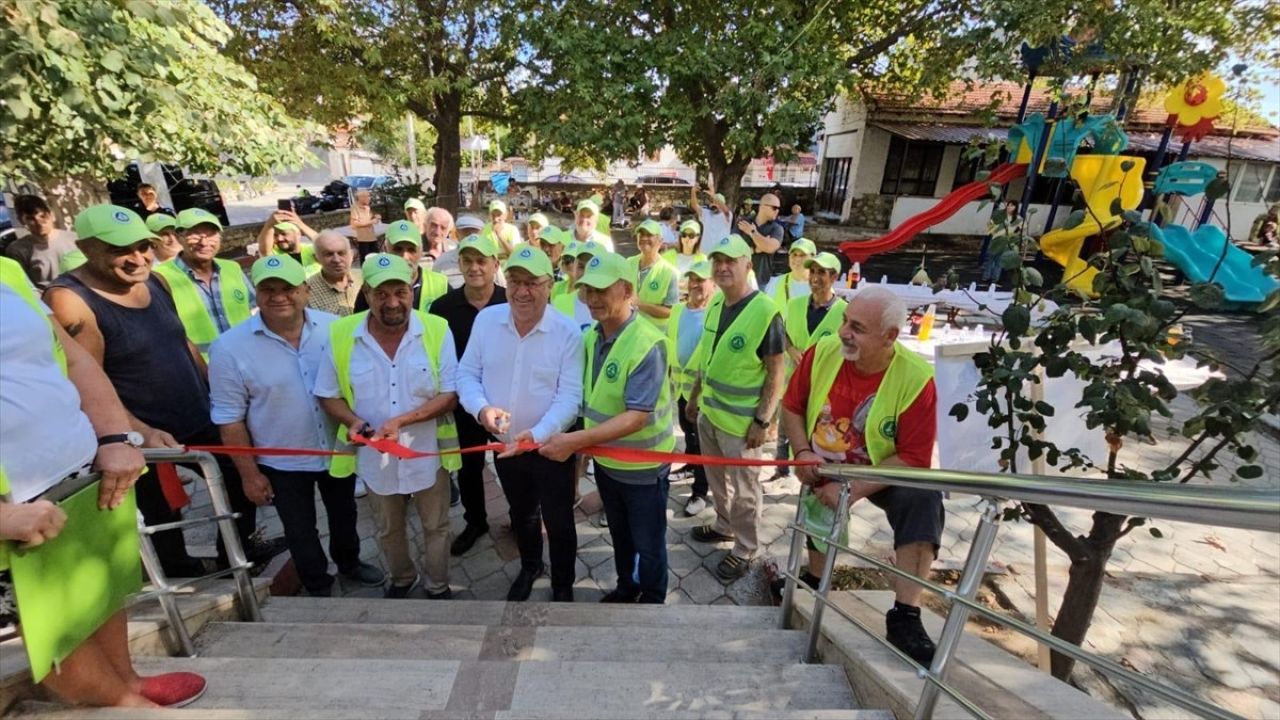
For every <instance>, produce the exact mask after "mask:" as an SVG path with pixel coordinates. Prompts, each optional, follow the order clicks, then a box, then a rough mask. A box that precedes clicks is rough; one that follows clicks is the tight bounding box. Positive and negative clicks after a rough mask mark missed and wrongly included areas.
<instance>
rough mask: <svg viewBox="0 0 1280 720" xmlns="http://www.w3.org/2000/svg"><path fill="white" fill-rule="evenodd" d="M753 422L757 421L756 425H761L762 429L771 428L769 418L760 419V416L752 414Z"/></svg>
mask: <svg viewBox="0 0 1280 720" xmlns="http://www.w3.org/2000/svg"><path fill="white" fill-rule="evenodd" d="M751 422H753V423H755V424H756V425H759V426H760V429H762V430H768V429H769V421H768V420H761V419H760V418H758V417H755V416H752V417H751Z"/></svg>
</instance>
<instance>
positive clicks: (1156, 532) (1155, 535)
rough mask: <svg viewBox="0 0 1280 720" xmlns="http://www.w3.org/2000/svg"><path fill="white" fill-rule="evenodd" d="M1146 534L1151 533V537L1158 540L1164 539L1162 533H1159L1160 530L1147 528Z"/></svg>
mask: <svg viewBox="0 0 1280 720" xmlns="http://www.w3.org/2000/svg"><path fill="white" fill-rule="evenodd" d="M1147 532H1149V533H1151V537H1153V538H1157V539H1159V538H1162V537H1164V533H1162V532H1160V528H1155V527H1153V528H1147Z"/></svg>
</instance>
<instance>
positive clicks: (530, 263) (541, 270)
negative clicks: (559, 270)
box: [502, 243, 555, 277]
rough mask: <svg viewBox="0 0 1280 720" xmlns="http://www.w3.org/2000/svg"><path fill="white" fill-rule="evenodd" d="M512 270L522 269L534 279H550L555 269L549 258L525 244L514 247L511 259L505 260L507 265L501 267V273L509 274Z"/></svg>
mask: <svg viewBox="0 0 1280 720" xmlns="http://www.w3.org/2000/svg"><path fill="white" fill-rule="evenodd" d="M512 268H523V269H525V270H527V271H529V274H530V275H533V276H534V277H542V276H543V275H546V276H547V277H551V275H552V274H554V273H555V268H553V267H552V266H551V258H549V257H547V254H546V253H544V252H542V251H541V250H539V249H538V248H536V247H534V246H532V245H529V244H527V243H526V244H523V245H520V246H518V247H516V248H515V251H514V252H512V253H511V257H509V258H507V264H506V265H503V266H502V270H503V272H510V271H511V269H512Z"/></svg>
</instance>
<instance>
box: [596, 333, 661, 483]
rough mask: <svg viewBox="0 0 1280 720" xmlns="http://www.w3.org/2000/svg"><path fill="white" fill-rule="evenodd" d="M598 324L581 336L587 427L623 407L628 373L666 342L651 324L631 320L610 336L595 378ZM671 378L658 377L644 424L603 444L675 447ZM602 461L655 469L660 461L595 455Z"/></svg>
mask: <svg viewBox="0 0 1280 720" xmlns="http://www.w3.org/2000/svg"><path fill="white" fill-rule="evenodd" d="M598 334H599V326H598V325H595V326H592V327H591V329H590V330H588V331H587V332H586V334H585V335H584V336H583V342H584V343H585V344H586V350H587V355H586V365H585V367H584V371H583V376H584V377H583V383H582V388H583V392H582V398H583V407H582V418H583V424H584V426H585V427H588V428H590V427H594V426H595V425H598V424H600V423H603V422H605V421H607V420H609V419H610V418H613V417H616V416H618V415H620V414H621V413H623V412H626V409H627V406H626V388H627V378H629V377H631V374H632V373H633V372H635V368H636V367H637V366H638V365H639V364H640V363H641V362H642V361H643V360H644V359H645V357H646V356H647V355H648V354H649V352H650V351H652V350H653V348H654V346H662V345H663V344H664V339H663V336H662V335H661V334H660V333H659V332H658V331H657V329H655V328H654V327H653V326H652V325H649V324H647V323H644V322H640V321H639V318H636V319H635V320H633V321H632V322H631V323H630V324H628V325H627V326H626V327H625V328H623V330H622V333H621V334H620V335H618V338H617V339H616V340H614V342H613V345H612V346H611V347H610V348H609V352H608V354H607V355H605V357H604V359H603V360H602V362H603V363H604V367H603V368H601V370H600V375H599V377H597V378H594V379H593V378H592V375H593V373H592V371H591V370H592V368H593V367H594V366H595V348H596V337H597V336H598ZM670 388H671V384H670V383H666V382H664V383H661V387H660V389H659V391H658V404H657V405H656V406H655V407H654V410H653V412H651V413H649V417H648V419H647V421H646V422H645V424H644V426H643V427H641V428H640V429H639V430H637V431H635V432H633V433H631V434H630V435H627V436H625V437H622V438H618V439H617V440H611V441H609V442H607V443H605V447H618V448H628V449H639V450H657V451H660V452H670V451H672V450H674V449H675V447H676V436H675V433H674V432H673V431H672V426H671V422H672V419H673V416H672V410H671V404H672V401H671V391H670ZM595 460H596V462H597V463H599V464H600V465H602V466H604V467H607V468H613V469H615V470H648V469H657V468H658V467H659V465H660V464H659V463H633V462H622V461H619V460H613V459H611V458H605V457H597V458H596V459H595Z"/></svg>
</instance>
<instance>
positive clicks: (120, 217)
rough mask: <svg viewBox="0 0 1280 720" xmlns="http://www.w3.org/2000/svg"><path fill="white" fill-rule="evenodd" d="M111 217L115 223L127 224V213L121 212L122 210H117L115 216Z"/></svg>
mask: <svg viewBox="0 0 1280 720" xmlns="http://www.w3.org/2000/svg"><path fill="white" fill-rule="evenodd" d="M112 217H114V218H115V219H116V222H118V223H127V222H129V213H127V212H125V211H123V210H117V211H116V214H115V215H112Z"/></svg>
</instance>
